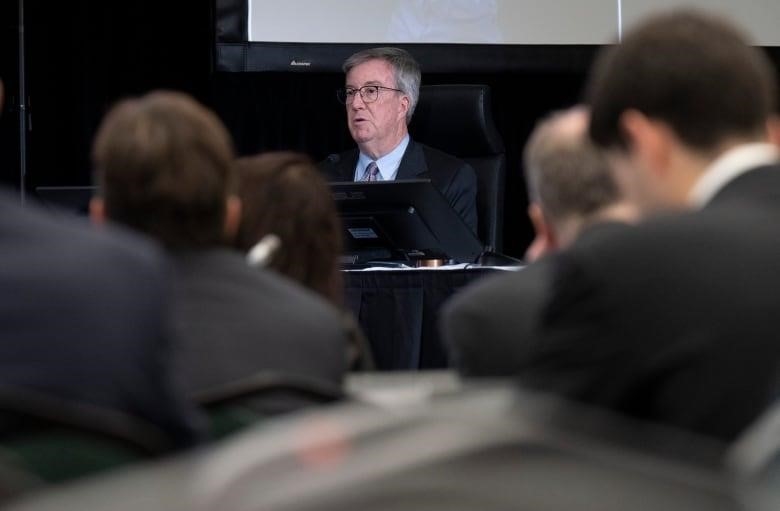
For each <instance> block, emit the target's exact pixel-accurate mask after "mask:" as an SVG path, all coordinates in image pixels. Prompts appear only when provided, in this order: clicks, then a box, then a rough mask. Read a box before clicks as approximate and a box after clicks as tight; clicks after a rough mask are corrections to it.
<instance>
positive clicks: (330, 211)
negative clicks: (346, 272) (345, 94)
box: [236, 152, 343, 305]
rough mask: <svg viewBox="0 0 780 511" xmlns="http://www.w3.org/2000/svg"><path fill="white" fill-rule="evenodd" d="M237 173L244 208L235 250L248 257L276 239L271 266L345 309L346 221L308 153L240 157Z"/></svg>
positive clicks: (268, 262) (271, 253)
mask: <svg viewBox="0 0 780 511" xmlns="http://www.w3.org/2000/svg"><path fill="white" fill-rule="evenodd" d="M236 170H237V174H238V184H239V186H238V190H239V195H240V198H241V201H242V203H243V211H242V215H241V222H240V225H239V228H238V233H237V236H236V246H237V247H238V248H239V249H240V250H242V251H244V252H247V253H249V252H250V251H252V249H253V248H254V247H255V246H256V245H257V244H258V242H263V243H268V241H269V240H273V244H274V245H277V243H278V246H276V247H274V246H271V250H269V251H267V254H268V255H267V257H268V259H267V261H265V265H266V266H267V267H269V268H272V269H274V270H276V271H278V272H279V273H281V274H283V275H286V276H287V277H289V278H291V279H293V280H295V281H297V282H299V283H301V284H302V285H304V286H306V287H308V288H310V289H312V290H314V291H315V292H317V293H319V294H320V295H322V296H324V297H325V298H326V299H328V300H329V301H331V302H332V303H335V304H337V305H341V303H342V301H343V284H342V280H341V273H340V272H339V256H340V255H341V251H342V240H341V221H340V219H339V217H338V215H337V213H336V206H335V204H334V202H333V199H332V198H331V195H330V188H329V187H328V185H327V183H326V182H325V179H324V178H323V177H322V176H321V175H320V173H319V171H318V170H317V167H316V166H315V165H314V163H312V161H311V160H310V159H309V157H308V156H306V155H304V154H300V153H294V152H272V153H266V154H262V155H259V156H254V157H250V158H240V159H238V160H237V162H236ZM274 236H275V237H276V238H273V237H274ZM276 240H278V242H277V241H276Z"/></svg>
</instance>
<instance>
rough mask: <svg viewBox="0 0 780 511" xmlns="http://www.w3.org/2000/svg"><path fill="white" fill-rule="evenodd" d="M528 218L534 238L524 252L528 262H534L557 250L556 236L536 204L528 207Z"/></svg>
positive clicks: (533, 203) (532, 203)
mask: <svg viewBox="0 0 780 511" xmlns="http://www.w3.org/2000/svg"><path fill="white" fill-rule="evenodd" d="M528 217H529V218H530V219H531V224H532V225H533V228H534V232H535V233H536V237H535V238H534V240H533V242H531V245H530V246H529V247H528V249H527V250H526V252H525V258H526V259H527V260H528V261H531V262H533V261H535V260H537V259H539V258H540V257H542V256H543V255H545V254H548V253H550V252H552V251H554V250H556V249H557V248H558V236H557V235H556V233H555V229H554V228H553V227H552V226H551V225H550V222H548V221H547V219H546V218H545V216H544V211H542V208H541V207H540V206H539V204H537V203H536V202H531V203H530V204H529V205H528Z"/></svg>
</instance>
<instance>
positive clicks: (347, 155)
mask: <svg viewBox="0 0 780 511" xmlns="http://www.w3.org/2000/svg"><path fill="white" fill-rule="evenodd" d="M357 155H358V150H357V148H352V149H347V150H346V151H342V152H340V153H331V154H329V155H328V156H326V157H325V158H324V159H322V160H321V161H320V162H318V163H317V168H318V169H319V170H320V172H322V174H323V175H324V176H325V178H326V179H327V180H328V181H339V180H341V179H342V178H343V174H344V169H345V168H349V167H353V166H354V165H355V163H356V162H357ZM352 170H354V169H352Z"/></svg>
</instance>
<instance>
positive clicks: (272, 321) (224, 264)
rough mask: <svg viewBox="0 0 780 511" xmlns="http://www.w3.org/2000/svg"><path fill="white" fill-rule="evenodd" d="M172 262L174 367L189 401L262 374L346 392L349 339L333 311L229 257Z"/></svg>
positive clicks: (194, 255)
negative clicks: (339, 387) (343, 386)
mask: <svg viewBox="0 0 780 511" xmlns="http://www.w3.org/2000/svg"><path fill="white" fill-rule="evenodd" d="M174 257H175V266H176V277H177V278H176V291H175V296H174V311H173V312H174V318H175V324H176V328H177V330H178V332H179V334H180V337H181V340H182V342H181V345H180V346H179V349H178V350H177V359H178V363H179V364H180V367H181V371H182V374H183V375H184V378H185V384H186V387H187V390H188V391H189V393H190V394H191V395H193V396H197V395H198V394H199V393H201V392H203V391H207V390H211V389H214V388H216V387H220V386H223V385H226V384H231V383H236V382H238V381H241V380H243V379H245V378H247V377H250V376H252V375H255V374H257V373H260V372H263V371H273V372H278V373H284V374H288V375H291V376H296V377H304V378H312V379H316V380H319V381H323V382H327V383H330V384H332V385H333V386H337V385H340V384H341V382H342V378H343V376H344V374H345V371H346V365H347V338H346V332H345V330H344V328H343V326H342V325H343V324H342V320H341V313H340V312H339V311H337V310H336V309H335V308H334V307H332V306H331V305H329V304H328V303H326V302H325V301H324V300H322V299H320V298H319V297H318V296H316V295H314V294H313V293H311V292H310V291H308V290H306V289H304V288H302V287H300V286H299V285H297V284H296V283H294V282H292V281H290V280H288V279H286V278H284V277H282V276H280V275H278V274H276V273H274V272H272V271H268V270H263V269H259V268H251V267H249V266H248V265H247V264H246V263H245V261H244V258H243V256H242V255H241V254H239V253H238V252H234V251H232V250H229V249H222V248H214V249H206V250H199V251H192V252H185V253H180V254H177V255H175V256H174ZM278 411H285V410H278Z"/></svg>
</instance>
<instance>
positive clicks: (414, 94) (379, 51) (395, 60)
mask: <svg viewBox="0 0 780 511" xmlns="http://www.w3.org/2000/svg"><path fill="white" fill-rule="evenodd" d="M369 60H384V61H385V62H387V63H388V64H390V66H392V68H393V75H394V76H395V87H396V88H397V89H400V90H402V91H403V93H404V94H406V95H407V96H409V110H408V111H407V112H406V123H407V124H409V122H410V121H411V120H412V114H414V109H415V107H416V106H417V100H418V99H419V98H420V80H421V73H420V65H419V64H418V63H417V61H416V60H414V57H412V55H411V54H410V53H409V52H408V51H406V50H403V49H401V48H393V47H382V48H369V49H367V50H362V51H359V52H357V53H355V54H353V55H351V56H350V57H349V58H347V60H345V61H344V65H343V66H342V69H343V70H344V72H345V73H349V70H350V69H352V68H353V67H355V66H358V65H360V64H363V63H364V62H368V61H369Z"/></svg>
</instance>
